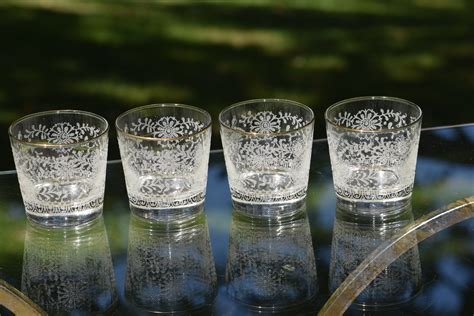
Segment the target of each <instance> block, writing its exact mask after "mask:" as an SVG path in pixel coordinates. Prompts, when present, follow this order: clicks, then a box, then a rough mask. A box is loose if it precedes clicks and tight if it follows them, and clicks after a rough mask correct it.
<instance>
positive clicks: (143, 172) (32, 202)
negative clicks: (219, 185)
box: [9, 97, 421, 226]
mask: <svg viewBox="0 0 474 316" xmlns="http://www.w3.org/2000/svg"><path fill="white" fill-rule="evenodd" d="M219 120H220V124H221V138H222V145H223V149H224V156H225V163H226V168H227V173H228V179H229V184H230V189H231V193H232V199H233V201H234V203H235V204H239V205H243V206H244V207H246V209H247V210H249V211H250V212H256V213H258V215H268V216H272V215H278V214H277V213H275V212H276V211H275V210H278V208H266V207H265V206H266V205H284V204H288V203H292V202H296V201H300V200H302V199H304V197H305V196H306V190H307V184H308V177H309V168H310V161H311V145H312V139H313V126H314V115H313V112H312V110H311V109H310V108H309V107H307V106H305V105H303V104H300V103H297V102H294V101H288V100H280V99H261V100H251V101H245V102H241V103H237V104H235V105H232V106H230V107H228V108H227V109H225V110H224V111H222V112H221V114H220V116H219ZM326 124H327V135H328V143H329V149H330V158H331V164H332V171H333V179H334V186H335V190H336V193H337V195H338V196H339V197H341V198H343V199H346V200H349V201H365V202H367V201H369V202H370V201H393V200H403V199H406V198H408V197H409V196H410V195H411V190H412V186H413V180H414V174H415V164H416V155H417V147H418V139H419V132H420V126H421V110H420V108H419V107H418V106H416V105H415V104H413V103H411V102H408V101H405V100H402V99H397V98H388V97H368V98H354V99H349V100H345V101H342V102H339V103H336V104H335V105H333V106H331V107H330V108H328V109H327V111H326ZM116 127H117V131H118V142H119V146H120V153H121V158H122V164H123V169H124V173H125V181H126V186H127V192H128V197H129V201H130V205H131V208H132V210H133V211H134V212H135V213H138V214H139V215H141V216H143V217H146V218H154V219H159V220H166V219H175V218H179V217H180V216H185V215H186V208H187V207H190V206H194V205H197V204H200V203H202V202H203V201H204V196H205V188H206V180H207V166H208V159H209V149H210V141H211V117H210V115H209V114H208V113H207V112H206V111H204V110H201V109H199V108H196V107H191V106H185V105H178V104H160V105H149V106H144V107H139V108H135V109H132V110H130V111H128V112H125V113H123V114H122V115H120V116H119V117H118V118H117V120H116ZM9 132H10V137H11V143H12V149H13V154H14V158H15V164H16V169H17V171H18V179H19V182H20V188H21V192H22V196H23V200H24V204H25V208H26V212H27V214H28V216H29V217H30V218H31V219H32V220H34V221H37V222H40V223H42V224H46V225H53V226H55V225H59V226H61V225H71V224H72V225H74V224H78V223H82V222H86V221H88V220H90V219H92V218H94V217H96V216H97V215H98V214H100V212H101V209H102V204H103V195H104V187H105V173H106V160H107V145H108V137H107V132H108V124H107V121H106V120H105V119H103V118H101V117H99V116H97V115H95V114H92V113H88V112H81V111H70V110H66V111H51V112H43V113H38V114H33V115H30V116H27V117H24V118H22V119H20V120H18V121H16V122H15V123H13V124H12V126H11V127H10V130H9ZM255 206H263V207H255ZM178 210H179V211H178Z"/></svg>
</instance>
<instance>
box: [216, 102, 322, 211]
mask: <svg viewBox="0 0 474 316" xmlns="http://www.w3.org/2000/svg"><path fill="white" fill-rule="evenodd" d="M219 121H220V126H221V138H222V146H223V149H224V157H225V163H226V168H227V174H228V178H229V185H230V190H231V193H232V199H233V200H234V203H235V202H237V203H243V204H275V203H292V202H295V201H300V200H302V199H303V198H304V197H305V196H306V189H307V185H308V177H309V166H310V160H311V146H312V140H313V126H314V114H313V111H312V110H311V109H310V108H309V107H307V106H306V105H304V104H301V103H298V102H295V101H289V100H282V99H259V100H249V101H244V102H240V103H237V104H234V105H231V106H229V107H228V108H226V109H224V110H223V111H222V112H221V113H220V115H219Z"/></svg>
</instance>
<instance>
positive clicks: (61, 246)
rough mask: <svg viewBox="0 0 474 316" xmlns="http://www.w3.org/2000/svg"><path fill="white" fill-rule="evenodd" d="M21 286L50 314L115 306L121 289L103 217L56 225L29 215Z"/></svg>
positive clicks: (96, 311) (98, 311)
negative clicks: (117, 284) (80, 223)
mask: <svg viewBox="0 0 474 316" xmlns="http://www.w3.org/2000/svg"><path fill="white" fill-rule="evenodd" d="M21 290H22V292H23V293H25V294H26V295H27V296H28V297H29V298H31V299H32V300H33V301H34V302H35V303H37V304H38V305H39V306H41V307H42V308H43V309H44V310H45V311H47V312H48V315H65V314H67V315H95V314H106V313H107V312H108V311H110V310H111V309H113V308H114V306H115V304H116V302H117V292H116V290H115V277H114V270H113V266H112V257H111V254H110V248H109V242H108V239H107V233H106V230H105V226H104V220H103V217H102V216H99V217H98V218H95V219H94V220H92V221H90V222H88V223H86V224H84V225H79V226H74V227H55V228H48V227H45V226H41V225H37V224H35V223H34V222H30V221H27V225H26V234H25V247H24V256H23V269H22V279H21Z"/></svg>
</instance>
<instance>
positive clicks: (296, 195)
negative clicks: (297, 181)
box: [230, 187, 306, 205]
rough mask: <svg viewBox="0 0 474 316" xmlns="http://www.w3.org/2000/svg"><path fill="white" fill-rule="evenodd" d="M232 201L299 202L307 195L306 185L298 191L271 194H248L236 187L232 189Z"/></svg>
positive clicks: (261, 202)
mask: <svg viewBox="0 0 474 316" xmlns="http://www.w3.org/2000/svg"><path fill="white" fill-rule="evenodd" d="M230 193H231V195H232V201H234V202H237V203H240V204H259V205H273V204H287V203H293V202H298V201H300V200H302V199H304V198H305V197H306V187H305V188H303V189H300V190H298V191H296V192H292V193H289V194H286V195H276V194H275V196H271V195H268V194H257V193H254V194H246V193H242V192H240V191H238V190H235V189H232V188H231V189H230Z"/></svg>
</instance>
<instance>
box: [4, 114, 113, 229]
mask: <svg viewBox="0 0 474 316" xmlns="http://www.w3.org/2000/svg"><path fill="white" fill-rule="evenodd" d="M108 129H109V125H108V123H107V121H106V120H105V119H104V118H103V117H101V116H99V115H96V114H94V113H90V112H84V111H77V110H58V111H46V112H39V113H35V114H31V115H28V116H25V117H23V118H20V119H19V120H17V121H15V122H13V123H12V125H11V126H10V128H9V130H8V132H9V135H10V142H11V147H12V151H13V157H14V160H15V167H16V170H17V173H18V181H19V183H20V190H21V194H22V197H23V202H24V205H25V210H26V214H27V216H28V217H29V218H30V219H31V220H33V221H35V222H38V223H40V224H44V225H51V226H67V225H76V224H80V223H84V222H87V221H89V220H92V219H93V218H96V217H97V216H98V215H100V214H101V212H102V206H103V200H104V188H105V174H106V166H107V145H108V135H107V133H108Z"/></svg>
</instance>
